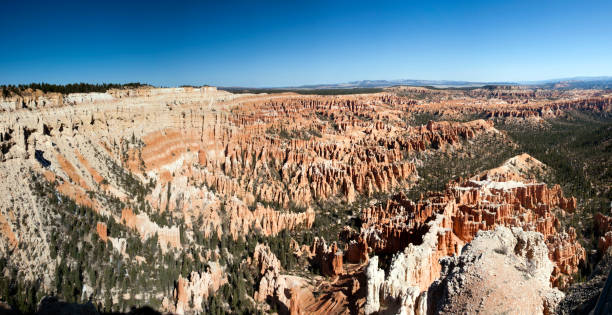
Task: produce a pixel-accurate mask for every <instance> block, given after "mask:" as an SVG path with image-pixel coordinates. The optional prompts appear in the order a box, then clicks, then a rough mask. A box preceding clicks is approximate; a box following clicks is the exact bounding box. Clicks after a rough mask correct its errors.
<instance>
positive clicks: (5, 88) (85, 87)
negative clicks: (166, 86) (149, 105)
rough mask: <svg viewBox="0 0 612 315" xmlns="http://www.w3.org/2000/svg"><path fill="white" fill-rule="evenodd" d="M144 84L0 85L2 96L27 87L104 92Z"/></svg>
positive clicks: (66, 91) (48, 90)
mask: <svg viewBox="0 0 612 315" xmlns="http://www.w3.org/2000/svg"><path fill="white" fill-rule="evenodd" d="M142 86H148V85H147V84H143V83H140V82H132V83H99V84H91V83H83V82H81V83H69V84H50V83H43V82H41V83H30V84H19V85H0V89H2V96H3V97H8V96H10V95H11V93H12V94H16V95H21V93H22V92H23V91H25V90H27V89H32V90H40V91H43V92H44V93H48V92H54V93H62V94H69V93H91V92H100V93H104V92H106V91H108V90H110V89H126V88H137V87H142Z"/></svg>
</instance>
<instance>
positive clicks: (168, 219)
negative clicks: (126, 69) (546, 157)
mask: <svg viewBox="0 0 612 315" xmlns="http://www.w3.org/2000/svg"><path fill="white" fill-rule="evenodd" d="M415 95H418V96H419V97H415ZM611 113H612V94H610V93H609V91H605V90H569V91H567V90H563V91H561V90H543V89H542V90H535V89H528V88H522V89H520V88H512V89H507V88H498V89H496V90H495V89H493V90H491V89H478V88H476V89H471V90H465V91H463V90H456V89H429V88H424V87H423V88H421V87H391V88H387V89H385V90H384V91H383V92H380V93H372V94H348V95H304V94H298V93H291V92H287V93H273V94H266V93H260V94H233V93H230V92H227V91H223V90H219V89H217V88H215V87H208V86H203V87H181V88H152V87H138V88H123V89H110V90H108V91H107V92H105V93H72V94H61V93H43V92H42V91H39V90H36V91H34V90H27V91H23V92H22V93H21V94H11V95H9V96H5V97H3V98H2V99H1V100H0V148H1V150H0V174H1V175H2V178H3V180H2V181H0V257H1V258H2V259H3V261H2V265H1V266H0V267H1V268H0V272H2V274H3V276H4V279H7V281H9V280H10V281H17V280H19V281H21V282H19V285H18V286H19V288H30V287H36V288H37V290H38V291H37V292H38V294H39V295H54V296H59V297H61V298H63V299H65V300H68V301H70V302H85V301H91V302H92V303H93V304H94V305H96V306H97V307H98V310H100V311H101V310H105V311H127V310H129V309H130V307H132V306H144V305H151V306H153V307H154V308H156V309H159V310H160V311H163V312H171V313H177V314H199V313H212V312H216V311H219V312H235V313H239V312H245V313H253V312H266V313H275V312H276V313H280V314H306V313H314V314H379V313H380V314H383V313H384V314H387V313H389V314H395V313H397V314H433V313H440V312H445V313H457V312H468V313H470V312H475V311H479V312H484V313H496V312H500V311H501V310H502V309H512V306H513V305H514V304H515V303H516V301H518V300H521V301H523V299H524V297H525V296H528V297H529V300H528V301H526V300H524V301H525V304H524V307H525V308H524V309H523V310H522V311H523V312H526V313H542V314H553V313H556V312H557V310H558V305H561V304H563V303H562V300H563V299H564V298H566V294H565V293H564V292H571V288H572V287H573V286H574V285H575V284H576V283H579V282H580V281H582V280H581V277H583V276H581V275H583V273H586V272H587V270H588V267H587V266H590V264H592V263H595V262H596V260H597V259H598V258H597V257H600V256H601V255H603V254H602V253H605V252H606V251H607V250H608V248H609V247H610V246H611V245H612V219H611V218H610V217H609V216H606V215H605V213H606V211H607V209H596V210H597V211H598V212H602V213H604V214H601V213H599V214H595V215H592V214H591V213H590V212H587V210H586V209H587V208H588V207H587V205H590V204H588V200H586V198H583V197H581V196H574V195H572V194H571V193H572V192H574V191H575V190H568V187H570V188H571V187H572V186H571V185H568V183H566V182H562V181H560V180H559V179H562V177H561V176H559V175H555V174H557V173H555V172H558V171H557V169H555V167H556V166H555V165H547V164H546V163H544V162H543V161H540V160H538V158H536V157H534V156H532V155H530V153H531V152H525V151H523V148H524V146H521V143H520V141H519V140H517V137H514V136H513V135H514V134H513V133H512V132H510V131H509V130H514V129H510V128H515V127H517V126H518V128H521V129H526V128H535V129H537V130H540V129H541V130H545V131H546V130H552V129H551V128H552V127H550V126H552V124H553V123H554V122H556V121H561V120H562V121H563V122H566V121H569V122H572V121H576V120H578V119H581V118H582V117H584V116H587V115H590V116H588V117H602V118H601V119H604V121H606V122H607V120H605V119H608V117H609V116H610V114H611ZM576 117H578V118H576ZM589 119H593V120H595V118H589ZM598 119H599V118H598ZM568 124H569V123H568ZM547 128H548V129H547ZM551 132H552V131H551ZM606 141H609V139H608V140H605V141H603V143H607V142H606ZM593 145H595V144H593ZM483 160H486V161H487V162H488V163H487V164H486V165H485V164H482V165H481V164H479V163H481V162H482V161H483ZM436 163H446V165H447V166H448V169H449V170H450V169H452V170H458V169H459V168H461V170H462V172H461V173H459V172H454V171H453V172H452V173H449V174H448V176H438V175H435V176H432V174H438V172H441V171H442V170H440V168H439V167H438V166H436ZM610 166H611V165H609V164H608V163H603V167H604V168H606V170H608V171H609V167H610ZM455 167H456V168H455ZM449 172H451V171H449ZM603 174H606V172H605V171H604V172H603ZM557 180H559V181H557ZM434 181H435V182H434ZM432 187H444V188H443V189H433V188H432ZM608 202H609V201H608ZM589 207H590V206H589ZM589 209H590V208H589ZM589 211H591V210H589ZM585 231H593V232H592V234H593V235H595V236H596V239H595V240H596V241H595V242H596V244H597V246H595V247H592V245H591V244H592V243H593V240H590V239H589V237H590V236H589V235H587V234H586V233H585ZM87 253H90V254H91V255H89V256H88V255H87ZM15 283H16V282H15ZM507 283H512V284H511V285H507ZM7 285H8V284H7ZM73 286H74V287H73ZM504 286H508V288H503V287H504ZM23 290H25V291H27V290H29V289H23ZM28 292H29V291H28ZM75 292H76V294H75ZM1 293H2V294H5V293H4V292H1ZM466 294H470V295H471V296H472V297H473V298H472V299H466V298H465V295H466ZM34 296H36V293H35V294H34ZM568 296H569V295H568ZM0 297H1V299H0V300H3V301H6V300H7V299H8V296H5V295H0ZM36 303H38V301H36ZM478 303H480V304H478Z"/></svg>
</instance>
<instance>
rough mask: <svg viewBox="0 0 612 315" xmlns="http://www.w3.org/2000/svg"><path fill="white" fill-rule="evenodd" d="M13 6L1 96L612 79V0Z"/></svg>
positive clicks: (3, 50)
mask: <svg viewBox="0 0 612 315" xmlns="http://www.w3.org/2000/svg"><path fill="white" fill-rule="evenodd" d="M2 2H3V3H2V4H1V5H0V11H1V13H0V35H1V38H2V39H1V40H0V84H17V83H29V82H41V81H45V82H51V83H69V82H81V81H84V82H132V81H140V82H147V83H151V84H155V85H165V86H171V85H180V84H210V85H222V86H253V87H255V86H294V85H301V84H314V83H337V82H346V81H353V80H363V79H372V80H373V79H448V80H469V81H524V80H541V79H551V78H559V77H571V76H597V75H612V1H610V0H607V1H597V0H594V1H591V0H589V1H537V0H529V1H431V2H430V1H414V2H413V1H397V2H394V1H365V2H359V1H346V2H345V1H333V0H330V1H303V2H302V1H300V2H299V3H298V1H291V0H289V1H248V2H244V3H243V2H239V1H217V2H210V3H205V2H196V1H173V3H170V1H168V2H156V1H147V2H145V1H142V2H136V1H127V0H125V1H89V0H82V1H74V2H69V1H63V2H62V1H40V2H34V1H27V0H15V1H10V0H3V1H2ZM220 2H223V3H220Z"/></svg>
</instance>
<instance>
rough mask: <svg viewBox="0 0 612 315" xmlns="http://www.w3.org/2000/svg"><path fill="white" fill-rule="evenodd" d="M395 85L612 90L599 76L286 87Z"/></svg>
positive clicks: (610, 81)
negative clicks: (521, 86) (535, 79)
mask: <svg viewBox="0 0 612 315" xmlns="http://www.w3.org/2000/svg"><path fill="white" fill-rule="evenodd" d="M395 85H408V86H432V87H437V88H447V87H464V88H465V87H480V86H485V85H527V86H533V87H541V88H559V89H571V88H583V89H590V88H599V89H610V88H612V77H610V76H600V77H573V78H562V79H551V80H542V81H522V82H504V81H500V82H471V81H452V80H408V79H401V80H361V81H351V82H346V83H334V84H312V85H301V86H296V87H286V88H287V89H347V88H382V87H389V86H395Z"/></svg>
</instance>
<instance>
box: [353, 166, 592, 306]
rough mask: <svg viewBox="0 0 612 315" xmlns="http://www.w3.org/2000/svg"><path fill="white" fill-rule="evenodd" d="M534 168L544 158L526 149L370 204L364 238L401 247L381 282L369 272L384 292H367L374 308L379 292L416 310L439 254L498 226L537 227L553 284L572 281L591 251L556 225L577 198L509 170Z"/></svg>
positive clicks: (384, 248) (435, 274)
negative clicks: (420, 192)
mask: <svg viewBox="0 0 612 315" xmlns="http://www.w3.org/2000/svg"><path fill="white" fill-rule="evenodd" d="M526 161H530V163H531V164H532V167H528V164H526V163H525V162H526ZM533 167H537V168H541V167H542V164H541V163H540V162H539V161H537V160H534V159H533V158H531V157H528V156H525V155H522V156H519V157H515V158H512V159H510V160H508V161H507V162H506V163H504V165H502V166H501V167H499V168H496V169H494V170H490V171H487V172H484V173H483V174H480V175H477V176H475V177H473V178H472V179H469V180H465V181H462V180H460V181H457V182H451V183H450V184H449V185H448V189H447V190H446V192H445V193H443V194H438V195H435V196H432V197H429V198H426V199H422V200H419V201H418V202H412V201H410V200H406V199H405V197H404V196H403V195H401V194H400V195H398V196H396V197H395V198H394V199H390V200H388V201H387V202H386V204H385V205H377V206H373V207H371V208H368V209H365V210H364V211H363V213H362V222H363V227H362V232H361V237H362V238H364V239H366V240H368V244H369V247H370V248H372V250H373V252H374V254H383V253H389V252H391V253H397V252H399V254H397V255H395V256H394V257H393V260H392V262H391V266H390V268H389V273H388V276H387V277H386V278H385V279H384V282H382V284H381V282H380V280H379V279H378V278H377V277H374V276H372V281H371V283H369V285H368V287H369V288H371V289H372V290H379V292H375V293H368V296H369V297H371V301H370V302H369V303H368V305H371V306H370V310H371V311H372V312H374V311H376V309H375V306H376V305H379V304H380V302H379V301H375V300H373V299H374V297H376V296H380V299H381V300H383V301H386V302H387V303H386V304H387V305H388V307H389V308H393V307H394V306H393V305H395V307H398V308H405V309H410V308H412V309H413V310H414V311H415V312H417V311H418V310H417V309H418V308H419V307H421V304H420V303H421V302H422V301H423V299H424V298H425V296H426V292H427V290H428V288H429V287H430V286H431V284H432V283H433V282H434V281H435V280H436V279H438V278H439V277H440V273H441V270H442V269H441V268H442V265H441V264H440V259H441V258H443V257H447V256H452V255H456V254H460V253H462V251H461V248H463V246H464V244H466V243H469V242H471V241H472V240H473V239H474V237H475V236H476V235H477V233H479V231H487V230H494V229H495V228H496V227H499V226H506V227H518V228H521V229H522V230H524V231H533V232H537V233H540V234H541V235H542V241H543V242H544V243H545V244H546V246H547V251H546V253H547V255H548V257H549V259H550V260H551V261H552V262H553V265H552V267H551V272H549V275H550V278H549V281H550V283H551V285H553V286H555V287H565V286H567V285H568V283H569V282H570V281H571V279H572V278H571V277H572V276H573V275H574V274H575V273H576V272H577V271H578V265H579V264H580V263H581V262H583V261H584V260H585V259H586V253H585V250H584V248H583V247H582V246H581V245H580V243H578V241H577V240H576V233H575V231H574V230H573V229H571V228H570V229H569V230H567V231H564V230H558V227H559V222H558V218H557V214H562V213H563V211H574V210H575V207H576V205H575V199H573V198H566V197H564V196H563V194H562V192H561V191H560V188H559V187H558V186H553V187H552V188H548V186H547V185H546V184H543V183H534V182H523V181H517V180H518V179H521V178H522V177H523V175H522V173H516V172H512V171H511V170H515V171H520V170H523V171H525V170H527V169H533ZM500 170H505V171H506V172H505V173H500ZM510 178H513V180H506V179H510ZM523 180H525V179H523ZM368 268H370V267H368ZM371 268H374V267H371ZM370 273H372V274H376V272H374V271H373V272H369V274H370Z"/></svg>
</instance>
